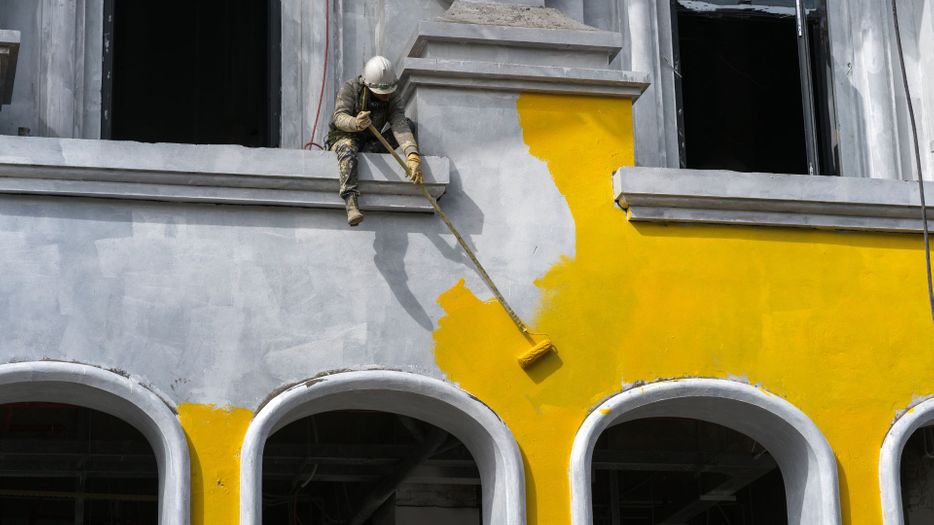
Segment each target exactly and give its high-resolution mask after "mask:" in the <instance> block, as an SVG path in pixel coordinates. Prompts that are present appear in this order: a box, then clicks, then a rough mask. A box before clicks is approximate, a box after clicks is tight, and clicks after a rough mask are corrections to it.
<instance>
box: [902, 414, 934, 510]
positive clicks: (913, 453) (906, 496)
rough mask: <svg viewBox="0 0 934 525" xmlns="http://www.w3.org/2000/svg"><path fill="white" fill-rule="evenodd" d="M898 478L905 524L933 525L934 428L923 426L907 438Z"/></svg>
mask: <svg viewBox="0 0 934 525" xmlns="http://www.w3.org/2000/svg"><path fill="white" fill-rule="evenodd" d="M899 477H900V478H901V485H902V502H901V503H902V510H903V512H904V516H905V521H904V523H906V524H907V525H921V524H927V523H934V426H926V427H921V428H919V429H918V430H915V431H914V433H912V435H911V437H910V438H908V441H907V442H906V443H905V448H904V449H903V450H902V462H901V469H900V472H899Z"/></svg>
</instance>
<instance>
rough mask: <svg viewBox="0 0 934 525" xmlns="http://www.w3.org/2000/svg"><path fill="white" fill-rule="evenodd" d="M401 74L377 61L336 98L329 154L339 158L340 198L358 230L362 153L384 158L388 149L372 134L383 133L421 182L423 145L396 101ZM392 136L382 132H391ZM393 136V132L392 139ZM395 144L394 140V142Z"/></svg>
mask: <svg viewBox="0 0 934 525" xmlns="http://www.w3.org/2000/svg"><path fill="white" fill-rule="evenodd" d="M397 82H398V80H397V79H396V74H395V72H393V70H392V64H390V62H389V60H387V59H386V58H384V57H381V56H375V57H373V58H371V59H370V60H368V61H367V63H366V65H365V66H364V67H363V74H362V75H360V76H359V77H357V78H356V79H353V80H348V81H347V82H345V83H344V85H343V86H342V87H341V89H340V92H338V94H337V103H336V104H335V106H334V114H333V115H332V116H331V125H330V127H329V129H328V138H327V148H328V149H329V150H331V151H333V152H335V153H337V163H338V166H339V168H340V196H341V198H342V199H344V202H345V204H346V208H347V223H348V224H350V225H351V226H356V225H358V224H360V223H361V222H363V214H362V213H360V208H359V207H358V206H357V198H358V197H359V196H360V190H359V189H358V187H357V153H358V152H361V151H363V152H383V153H386V150H385V148H384V147H383V145H382V144H380V143H379V141H378V140H377V138H376V137H374V136H373V134H372V133H371V132H370V130H369V126H370V125H371V124H372V125H373V127H374V128H376V129H377V130H379V131H380V132H381V133H383V136H384V137H385V138H386V139H387V141H388V142H389V143H390V144H391V145H393V146H395V147H400V146H401V148H402V151H403V154H404V155H405V158H406V164H407V166H408V168H409V169H408V173H407V175H409V177H410V178H411V179H412V181H413V182H418V183H420V182H422V169H421V159H420V157H419V155H418V145H417V144H416V143H415V136H414V135H413V134H412V129H411V127H410V126H409V120H408V119H407V118H405V113H404V110H403V107H402V102H401V101H400V100H399V99H398V98H396V97H394V96H393V93H394V92H395V91H396V84H397ZM387 124H388V128H389V129H387V130H385V131H384V130H383V128H384V127H387ZM389 131H392V133H391V135H392V136H387V135H390V134H389ZM393 139H394V140H393Z"/></svg>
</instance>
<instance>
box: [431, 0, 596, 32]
mask: <svg viewBox="0 0 934 525" xmlns="http://www.w3.org/2000/svg"><path fill="white" fill-rule="evenodd" d="M438 20H440V21H442V22H459V23H462V24H485V25H494V26H511V27H533V28H537V29H573V30H578V31H596V28H593V27H590V26H588V25H584V24H582V23H580V22H578V21H576V20H574V19H571V18H568V17H567V16H565V15H564V13H562V12H561V11H558V10H557V9H553V8H551V7H533V6H521V5H505V4H492V3H483V2H465V1H463V0H455V2H454V3H453V4H451V7H450V8H448V10H447V11H446V12H445V13H444V14H443V15H442V16H440V17H438Z"/></svg>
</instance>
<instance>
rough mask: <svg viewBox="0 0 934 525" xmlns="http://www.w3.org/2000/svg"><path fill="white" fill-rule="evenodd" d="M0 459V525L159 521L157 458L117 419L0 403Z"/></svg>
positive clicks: (56, 406)
mask: <svg viewBox="0 0 934 525" xmlns="http://www.w3.org/2000/svg"><path fill="white" fill-rule="evenodd" d="M0 458H2V459H0V523H10V524H24V525H25V524H38V523H41V524H43V525H75V524H95V525H123V524H128V523H133V524H139V525H144V524H152V525H154V524H156V523H158V518H159V503H158V502H159V470H158V467H157V462H156V456H155V454H154V453H153V450H152V447H151V446H150V445H149V442H148V441H146V438H145V437H144V436H143V435H142V434H141V433H140V432H139V430H137V429H135V428H133V427H132V426H131V425H129V424H128V423H126V422H125V421H123V420H121V419H119V418H116V417H114V416H111V415H109V414H105V413H103V412H99V411H97V410H92V409H89V408H85V407H80V406H74V405H67V404H61V403H36V402H23V403H8V404H4V405H0Z"/></svg>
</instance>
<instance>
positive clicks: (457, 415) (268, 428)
mask: <svg viewBox="0 0 934 525" xmlns="http://www.w3.org/2000/svg"><path fill="white" fill-rule="evenodd" d="M336 410H378V411H383V412H391V413H394V414H400V415H403V416H408V417H412V418H415V419H419V420H422V421H425V422H426V423H430V424H432V425H435V426H437V427H440V428H442V429H444V430H445V431H447V432H448V433H450V434H452V435H454V436H456V437H457V438H458V439H460V440H461V442H463V443H464V446H465V447H467V450H468V451H470V453H471V454H472V455H473V458H474V460H475V461H476V462H477V467H478V469H479V471H480V481H481V484H482V493H483V523H485V524H489V525H524V524H525V477H524V471H523V466H522V456H521V455H520V453H519V446H518V445H517V444H516V440H515V438H513V436H512V433H511V432H510V431H509V429H508V428H507V427H506V425H505V423H503V421H502V420H501V419H500V418H499V417H498V416H497V415H496V414H495V413H494V412H493V411H492V410H490V408H489V407H487V406H486V405H484V404H483V403H482V402H480V401H479V400H478V399H476V398H475V397H473V396H471V395H470V394H468V393H466V392H464V391H463V390H460V389H458V388H456V387H454V386H453V385H451V384H449V383H446V382H444V381H441V380H438V379H432V378H429V377H425V376H421V375H417V374H410V373H404V372H394V371H384V370H373V371H356V372H341V373H336V374H333V375H328V376H323V377H319V378H315V379H310V380H308V381H305V382H304V383H300V384H298V385H295V386H293V387H291V388H289V389H287V390H285V391H284V392H282V393H280V394H278V395H277V396H275V397H274V398H272V399H271V400H270V401H269V402H268V403H266V404H265V405H264V406H263V407H262V408H261V409H260V410H259V411H258V412H257V414H256V416H255V417H254V418H253V421H252V422H251V423H250V427H249V428H248V429H247V433H246V438H245V439H244V443H243V449H242V452H241V465H240V523H241V525H260V524H261V523H262V481H263V473H262V464H263V449H264V448H265V445H266V440H267V439H268V438H269V437H270V436H271V435H272V434H274V433H275V432H276V431H277V430H279V429H281V428H282V427H284V426H286V425H288V424H289V423H292V422H294V421H297V420H299V419H302V418H305V417H308V416H311V415H314V414H320V413H323V412H333V411H336Z"/></svg>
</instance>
